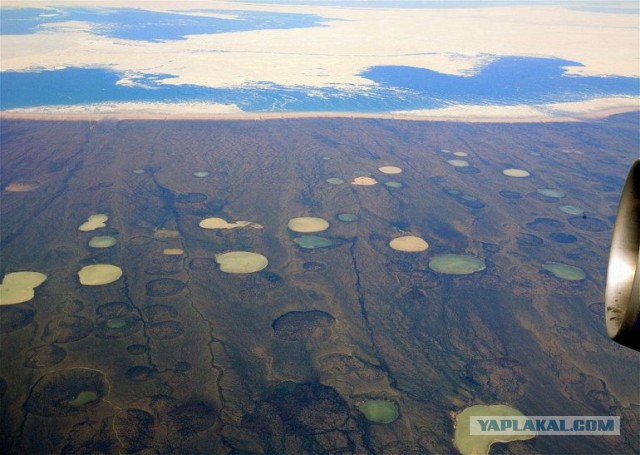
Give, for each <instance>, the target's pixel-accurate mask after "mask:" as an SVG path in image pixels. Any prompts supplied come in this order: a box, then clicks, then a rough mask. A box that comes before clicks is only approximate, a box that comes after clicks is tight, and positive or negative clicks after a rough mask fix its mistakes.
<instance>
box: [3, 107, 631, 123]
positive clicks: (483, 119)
mask: <svg viewBox="0 0 640 455" xmlns="http://www.w3.org/2000/svg"><path fill="white" fill-rule="evenodd" d="M632 112H640V108H639V107H637V106H624V107H606V108H602V109H597V110H593V111H589V112H583V113H566V114H565V115H559V116H542V115H520V116H519V115H507V114H502V115H478V114H472V115H464V114H462V115H455V114H444V113H443V114H437V113H434V114H431V115H429V114H414V115H411V114H407V113H388V112H387V113H366V112H264V113H260V112H225V113H189V112H154V111H145V110H140V111H128V112H126V111H122V112H117V111H115V112H56V111H51V112H47V111H33V112H11V111H8V112H1V111H0V120H46V121H103V120H116V121H120V120H141V121H143V120H207V121H260V120H287V119H314V118H345V119H356V118H357V119H379V120H403V121H418V122H459V123H567V122H570V123H576V122H589V121H595V120H602V119H605V118H608V117H610V116H612V115H617V114H626V113H632Z"/></svg>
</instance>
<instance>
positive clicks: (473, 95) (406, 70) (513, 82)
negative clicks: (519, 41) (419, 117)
mask: <svg viewBox="0 0 640 455" xmlns="http://www.w3.org/2000/svg"><path fill="white" fill-rule="evenodd" d="M576 66H582V65H581V64H580V63H577V62H570V61H566V60H558V59H549V58H527V57H506V58H501V59H498V60H494V61H493V62H491V63H489V64H488V65H486V66H485V67H484V68H483V69H482V71H481V72H479V73H478V74H475V75H473V76H471V77H469V76H455V75H450V74H442V73H438V72H436V71H432V70H429V69H426V68H415V67H407V66H377V67H373V68H371V69H369V70H368V71H366V72H364V73H363V74H362V76H364V77H366V78H367V79H371V80H373V81H375V82H377V83H379V84H381V85H383V86H385V87H399V88H403V89H408V90H413V91H416V92H419V93H423V94H428V95H429V96H430V97H432V98H438V99H446V100H447V101H450V102H454V103H468V104H484V103H489V104H519V103H524V104H530V103H550V102H558V101H579V100H583V99H588V98H593V97H600V96H611V95H637V94H638V93H639V85H638V84H639V79H638V78H633V77H596V76H572V75H567V74H566V72H565V69H564V68H565V67H576Z"/></svg>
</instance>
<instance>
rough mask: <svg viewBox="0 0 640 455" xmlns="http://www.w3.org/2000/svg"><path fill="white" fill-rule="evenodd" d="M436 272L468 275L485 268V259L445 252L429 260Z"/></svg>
mask: <svg viewBox="0 0 640 455" xmlns="http://www.w3.org/2000/svg"><path fill="white" fill-rule="evenodd" d="M429 268H430V269H431V270H433V271H434V272H438V273H444V274H447V275H468V274H470V273H473V272H479V271H481V270H484V269H485V264H484V261H482V260H481V259H478V258H476V257H473V256H467V255H463V254H444V255H442V256H436V257H434V258H433V259H431V261H430V262H429Z"/></svg>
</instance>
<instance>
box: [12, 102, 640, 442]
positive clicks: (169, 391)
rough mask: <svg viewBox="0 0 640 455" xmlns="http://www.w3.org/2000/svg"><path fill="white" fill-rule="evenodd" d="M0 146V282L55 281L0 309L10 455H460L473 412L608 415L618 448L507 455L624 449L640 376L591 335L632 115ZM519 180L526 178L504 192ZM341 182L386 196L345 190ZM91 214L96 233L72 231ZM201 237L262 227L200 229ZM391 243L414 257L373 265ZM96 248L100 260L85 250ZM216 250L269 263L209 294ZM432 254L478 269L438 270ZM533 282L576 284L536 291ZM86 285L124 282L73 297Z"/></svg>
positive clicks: (631, 153)
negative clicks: (463, 422) (219, 222)
mask: <svg viewBox="0 0 640 455" xmlns="http://www.w3.org/2000/svg"><path fill="white" fill-rule="evenodd" d="M1 134H2V135H1V145H2V161H1V177H2V182H1V185H2V189H3V190H2V199H1V206H0V208H1V210H2V217H1V218H0V227H1V233H0V247H1V272H2V275H3V276H4V275H5V274H7V273H10V272H16V271H25V270H31V271H35V272H40V273H44V274H46V275H47V276H48V279H47V281H45V282H44V283H43V284H42V285H40V286H39V287H37V288H36V290H35V298H34V299H33V300H31V301H29V302H26V303H21V304H16V305H4V306H0V343H1V346H2V350H1V354H0V377H1V378H0V396H1V402H0V417H1V422H0V444H1V447H2V451H3V452H5V453H114V452H119V451H120V452H123V453H137V452H139V453H143V454H150V453H167V452H175V453H225V452H233V453H291V454H293V453H296V454H298V453H334V452H346V453H355V452H358V453H365V452H369V453H452V452H455V448H454V446H453V443H452V438H453V433H454V428H453V418H452V413H455V412H460V411H462V410H463V409H464V408H466V407H468V406H470V405H474V404H508V405H510V406H512V407H515V408H517V409H519V410H520V411H522V412H523V413H524V414H527V415H620V416H622V435H621V436H619V437H595V436H594V437H554V438H550V437H547V438H543V437H538V438H534V439H532V440H528V441H520V442H513V443H510V444H508V445H499V446H500V447H496V448H494V449H492V450H499V451H500V452H501V453H512V454H516V453H634V452H636V451H637V450H638V449H639V445H638V439H637V434H638V429H639V428H640V415H639V403H640V398H639V396H638V388H637V380H636V379H637V377H638V372H639V369H640V364H639V363H638V357H637V355H636V354H635V353H634V352H633V351H630V350H626V349H625V348H622V347H619V346H617V345H616V344H614V343H612V342H610V341H609V340H608V339H607V337H606V333H605V329H604V320H603V318H604V315H603V313H604V304H603V303H602V301H603V292H604V282H605V272H606V263H607V254H608V245H609V240H610V236H611V229H612V226H613V222H614V219H615V211H616V205H617V202H618V197H619V191H620V189H621V187H622V184H623V182H624V177H625V175H626V172H627V169H628V167H629V165H630V164H631V162H632V160H633V159H635V158H636V157H637V153H638V147H639V144H638V115H637V114H629V115H623V116H616V117H611V118H610V119H608V120H605V121H599V122H594V123H573V124H537V125H528V124H520V125H508V124H501V125H492V124H473V125H472V124H454V123H449V124H444V123H421V122H402V121H391V120H371V119H360V120H355V119H354V120H348V119H339V120H336V119H301V120H271V121H234V122H231V121H229V122H222V121H221V122H204V121H203V122H197V121H183V122H180V121H164V122H162V121H148V122H144V121H119V122H116V121H100V122H44V121H26V120H6V121H3V122H2V127H1ZM453 152H465V153H466V154H467V156H462V157H461V156H460V154H459V155H458V156H456V155H454V154H453ZM452 159H462V160H464V161H466V162H467V163H468V165H467V166H453V165H451V164H449V163H448V161H449V160H452ZM381 166H397V167H400V168H402V169H403V172H402V173H400V174H395V175H386V174H383V173H381V172H380V171H378V168H379V167H381ZM514 168H515V169H522V170H526V171H528V172H529V173H530V176H529V177H524V178H514V177H508V176H506V175H504V174H503V173H502V171H503V170H504V169H514ZM134 171H135V172H134ZM194 172H200V173H202V174H198V175H204V176H203V177H197V176H194ZM206 173H208V174H206ZM359 176H360V177H362V176H368V177H373V178H375V179H376V180H377V181H378V182H380V183H378V184H376V185H372V186H358V185H352V184H350V182H351V181H352V180H353V179H354V178H355V177H359ZM329 178H334V180H332V182H333V184H332V183H328V182H327V181H326V180H327V179H329ZM335 179H341V180H344V183H337V184H336V182H338V180H335ZM389 181H394V182H398V183H400V184H401V185H399V186H398V185H391V186H387V185H384V183H385V182H386V183H388V182H389ZM11 185H13V186H11ZM12 188H13V189H14V190H11V189H12ZM15 188H19V189H21V191H15ZM540 189H553V190H560V191H559V192H557V191H556V192H553V191H544V192H542V193H540V192H538V190H540ZM549 194H551V195H552V196H556V197H551V196H549ZM559 194H562V195H563V196H564V197H557V196H558V195H559ZM564 205H571V206H574V207H576V208H578V209H582V210H584V213H583V214H581V215H576V214H570V213H566V212H565V211H563V210H560V206H564ZM569 211H571V210H569ZM573 212H576V210H573ZM578 212H579V211H578ZM345 213H348V214H354V215H357V219H355V220H354V218H353V217H350V216H349V217H345V216H342V217H341V218H338V215H339V214H345ZM576 213H577V212H576ZM94 214H107V215H108V217H109V218H108V220H107V221H106V226H105V227H103V228H99V229H97V230H95V231H91V232H82V231H79V230H78V226H80V225H81V224H82V223H84V222H85V221H87V219H88V218H89V217H90V216H91V215H94ZM303 216H313V217H321V218H324V219H326V220H328V221H329V223H330V227H329V229H327V230H325V231H323V232H321V233H318V234H317V235H318V236H322V237H324V238H326V239H329V240H331V242H328V243H329V245H328V246H323V247H319V248H306V249H305V248H301V247H300V246H299V245H298V244H297V243H296V242H294V239H296V238H298V237H299V236H301V235H302V234H297V233H294V232H291V231H289V230H288V229H287V223H288V221H289V219H291V218H294V217H303ZM208 217H220V218H223V219H224V220H227V221H229V222H235V221H239V220H243V221H250V222H252V223H257V224H259V225H261V226H262V227H263V228H262V229H256V228H251V227H246V228H237V229H221V230H208V229H202V228H200V227H199V223H200V221H201V220H203V219H205V218H208ZM341 220H348V221H341ZM402 235H416V236H419V237H421V238H423V239H425V240H426V241H427V242H428V243H429V249H428V250H426V251H422V252H413V253H411V252H402V251H396V250H394V249H392V248H390V247H389V245H388V244H389V241H390V240H391V239H393V238H395V237H399V236H402ZM94 236H111V237H113V238H115V239H116V240H117V243H116V244H115V245H113V246H111V247H106V248H93V247H90V246H88V243H89V241H90V239H91V238H92V237H94ZM315 244H316V243H314V245H315ZM318 244H323V243H322V242H319V243H318ZM167 249H169V250H170V251H174V253H175V249H181V250H184V254H183V255H180V254H170V255H167V254H164V252H165V250H167ZM232 250H242V251H250V252H256V253H259V254H262V255H264V256H266V257H267V258H268V261H269V264H268V266H267V267H266V268H265V269H263V270H261V271H258V272H256V273H251V274H226V273H223V272H221V271H220V269H219V266H218V264H217V263H216V261H215V256H216V255H217V254H220V253H223V252H226V251H232ZM444 254H463V255H470V256H473V257H476V258H480V259H482V260H483V261H484V263H485V264H486V268H485V269H484V270H480V271H477V272H474V273H472V274H469V275H445V274H442V273H438V272H435V271H433V270H432V269H430V268H429V262H430V260H431V259H433V258H434V257H435V256H439V255H444ZM549 262H552V263H560V264H566V265H570V266H575V267H579V268H580V269H582V270H583V271H584V272H585V274H586V278H584V279H578V280H574V281H571V280H565V279H561V278H558V277H556V276H553V275H552V274H551V273H550V272H549V271H548V270H545V269H543V267H544V266H545V264H547V263H549ZM90 264H113V265H117V266H118V267H120V268H121V269H122V271H123V276H122V278H120V279H118V280H117V281H115V282H113V283H111V284H106V285H102V286H83V285H81V284H80V282H79V279H78V275H77V272H78V271H79V270H80V269H81V268H82V267H83V266H86V265H90ZM367 399H383V400H390V401H393V402H395V403H396V404H397V406H398V409H399V412H400V416H399V418H398V419H397V420H396V421H395V422H393V423H390V424H373V423H369V422H367V421H366V419H365V418H364V416H363V415H362V414H361V413H360V411H358V410H357V407H358V405H360V404H361V403H362V402H364V401H366V400H367Z"/></svg>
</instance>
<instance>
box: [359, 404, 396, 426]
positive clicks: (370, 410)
mask: <svg viewBox="0 0 640 455" xmlns="http://www.w3.org/2000/svg"><path fill="white" fill-rule="evenodd" d="M357 408H358V410H359V411H360V412H362V414H364V416H365V417H366V418H367V420H368V421H370V422H374V423H383V424H386V423H391V422H393V421H395V420H396V419H397V418H398V416H399V415H400V413H399V411H398V405H397V404H395V403H394V402H393V401H388V400H367V401H365V402H364V403H362V404H360V405H358V406H357Z"/></svg>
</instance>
